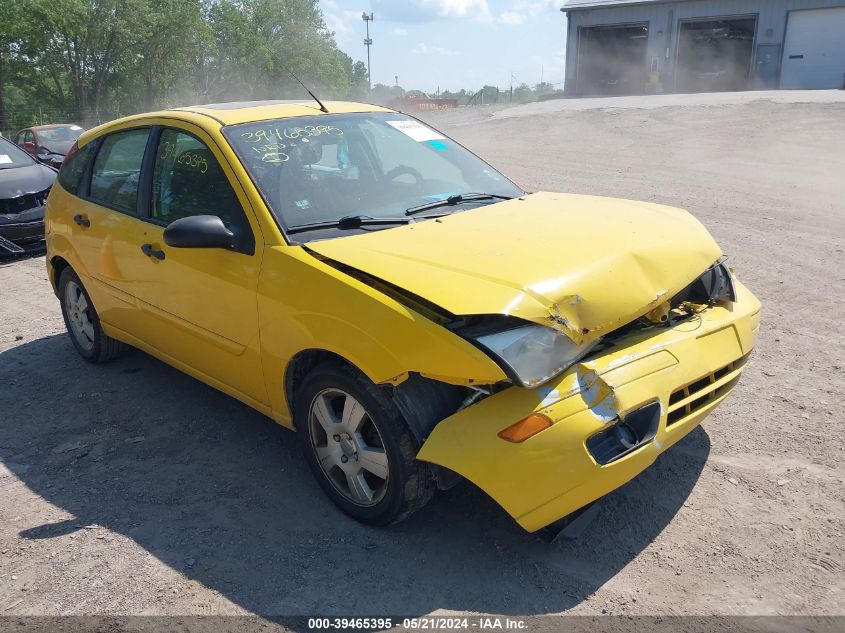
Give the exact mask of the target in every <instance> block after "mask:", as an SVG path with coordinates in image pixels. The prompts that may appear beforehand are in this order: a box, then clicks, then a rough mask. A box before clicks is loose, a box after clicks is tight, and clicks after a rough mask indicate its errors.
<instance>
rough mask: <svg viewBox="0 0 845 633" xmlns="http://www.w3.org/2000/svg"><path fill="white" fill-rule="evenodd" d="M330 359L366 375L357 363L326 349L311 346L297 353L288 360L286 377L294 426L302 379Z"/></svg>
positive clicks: (288, 405) (287, 396) (285, 381)
mask: <svg viewBox="0 0 845 633" xmlns="http://www.w3.org/2000/svg"><path fill="white" fill-rule="evenodd" d="M329 361H335V362H338V363H340V364H342V365H346V366H347V367H349V368H351V369H353V370H354V371H357V372H359V373H361V374H363V375H366V374H365V373H364V372H362V371H361V369H360V368H359V367H356V366H355V364H354V363H352V362H351V361H350V360H348V359H347V358H344V357H343V356H341V355H340V354H337V353H336V352H330V351H329V350H326V349H320V348H309V349H304V350H302V351H300V352H298V353H297V354H295V355H294V357H293V358H291V359H290V361H289V362H288V364H287V367H285V379H284V384H285V402H286V404H287V407H288V411H290V413H291V425H292V426H293V427H294V428H295V426H296V421H295V420H294V417H293V413H294V411H296V394H297V392H298V391H299V387H300V385H301V384H302V381H303V380H304V379H305V377H306V376H307V375H308V374H309V373H310V372H311V371H312V370H313V369H314V368H315V367H317V366H319V365H322V364H323V363H326V362H329Z"/></svg>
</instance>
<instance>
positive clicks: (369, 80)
mask: <svg viewBox="0 0 845 633" xmlns="http://www.w3.org/2000/svg"><path fill="white" fill-rule="evenodd" d="M373 17H374V15H373V14H372V13H370V14H367V12H366V11H364V13H362V14H361V19H362V20H364V24H366V25H367V37H366V38H365V39H364V46H366V47H367V87H368V88H369V90H370V92H372V91H373V80H372V77H373V76H372V73H371V72H370V46H372V45H373V40H372V39H370V22H372V21H373Z"/></svg>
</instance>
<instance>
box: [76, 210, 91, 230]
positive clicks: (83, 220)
mask: <svg viewBox="0 0 845 633" xmlns="http://www.w3.org/2000/svg"><path fill="white" fill-rule="evenodd" d="M73 221H74V222H76V223H77V224H78V225H79V226H81V227H83V228H86V229H87V228H88V227H89V226H91V220H89V219H88V216H86V215H82V214H80V213H77V214H76V215H75V216H73Z"/></svg>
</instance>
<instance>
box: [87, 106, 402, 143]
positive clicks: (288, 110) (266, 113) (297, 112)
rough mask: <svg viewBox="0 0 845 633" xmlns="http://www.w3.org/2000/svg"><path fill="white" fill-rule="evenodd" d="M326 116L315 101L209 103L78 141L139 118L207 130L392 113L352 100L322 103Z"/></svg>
mask: <svg viewBox="0 0 845 633" xmlns="http://www.w3.org/2000/svg"><path fill="white" fill-rule="evenodd" d="M324 103H325V105H326V109H327V110H328V113H324V112H323V111H321V110H320V107H319V106H318V105H317V104H316V103H315V102H314V101H284V100H272V101H233V102H230V103H209V104H205V105H194V106H185V107H181V108H172V109H170V110H160V111H158V112H146V113H143V114H134V115H132V116H128V117H124V118H122V119H117V120H116V121H110V122H109V123H105V124H103V125H100V126H97V127H95V128H92V129H90V130H88V131H87V132H85V133H84V134H83V135H82V136H81V137H80V139H79V144H80V147H81V146H83V145H85V144H86V143H87V142H88V141H89V140H91V139H93V138H96V137H97V136H99V135H100V134H102V133H103V132H105V131H107V130H108V129H110V128H112V127H119V126H121V125H123V124H125V123H128V122H131V121H135V120H142V119H155V118H165V119H179V120H182V121H190V122H193V123H197V124H199V125H201V126H203V127H208V125H209V123H212V124H213V125H215V126H216V127H221V126H226V125H237V124H238V123H251V122H253V121H266V120H269V119H285V118H290V117H300V116H314V115H318V116H327V115H331V114H348V113H352V112H394V110H390V109H389V108H383V107H382V106H377V105H372V104H369V103H355V102H353V101H325V102H324Z"/></svg>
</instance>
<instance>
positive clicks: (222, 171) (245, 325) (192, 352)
mask: <svg viewBox="0 0 845 633" xmlns="http://www.w3.org/2000/svg"><path fill="white" fill-rule="evenodd" d="M154 135H155V138H154V140H153V144H152V146H153V147H154V154H153V155H152V156H151V157H149V158H148V159H147V161H146V168H145V170H146V171H145V192H144V197H145V198H147V199H148V204H147V205H146V206H147V209H146V211H147V213H146V217H145V218H144V219H145V227H144V229H143V231H142V235H141V239H139V241H138V243H137V244H135V249H136V252H138V253H140V254H141V255H142V256H143V258H144V259H145V262H144V263H145V265H144V266H143V267H142V268H141V270H140V271H139V272H138V274H137V276H136V279H135V293H136V296H137V298H138V304H139V308H140V309H141V311H143V313H144V315H145V318H144V326H143V330H142V331H141V332H139V333H138V335H139V337H140V338H141V339H143V340H144V341H145V342H147V343H148V344H149V345H150V346H152V347H153V348H155V351H156V352H158V353H159V354H160V355H162V356H163V357H166V358H167V359H169V360H170V361H171V362H173V363H174V364H176V365H177V366H180V367H181V368H182V369H185V370H186V371H188V372H189V373H193V374H195V375H198V376H199V377H201V378H203V379H205V380H206V381H208V382H210V383H211V384H214V385H215V386H217V387H218V388H221V389H223V390H224V391H227V392H228V393H231V394H232V395H234V396H235V397H238V398H239V399H241V400H243V401H245V402H247V403H249V404H251V405H252V406H255V407H256V408H259V409H261V410H267V407H266V404H267V391H266V388H265V386H264V376H263V372H262V369H261V359H260V347H259V336H258V309H257V294H256V289H257V285H258V276H259V272H260V269H261V258H262V247H263V239H262V236H261V233H260V229H259V226H258V223H257V222H256V220H255V216H254V214H253V212H252V209H251V207H250V205H249V203H248V200H247V198H246V195H245V194H244V191H243V189H242V188H241V187H240V184H239V183H238V181H237V179H236V178H235V176H234V174H233V172H232V170H231V169H230V167H229V166H228V164H226V161H225V159H224V158H223V156H222V154H221V153H220V151H219V149H218V148H217V146H216V145H215V143H214V142H213V141H212V140H211V139H210V138H209V137H208V135H207V134H206V133H205V132H203V131H202V130H200V129H199V128H195V127H193V126H191V125H189V124H187V123H176V122H174V123H173V127H170V126H168V127H157V128H155V132H154ZM200 215H202V216H217V217H219V218H220V219H221V220H222V221H223V223H224V224H225V225H226V227H227V228H228V229H229V230H231V231H232V232H233V233H234V234H236V235H237V236H238V246H237V247H236V248H232V249H226V248H173V247H170V246H168V245H167V244H165V240H164V230H165V228H166V227H167V226H168V225H169V224H170V223H172V222H174V221H176V220H179V219H182V218H188V217H190V216H200Z"/></svg>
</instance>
